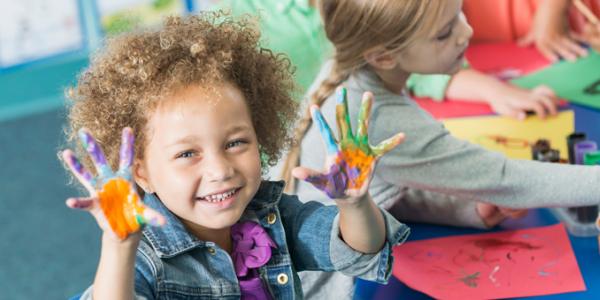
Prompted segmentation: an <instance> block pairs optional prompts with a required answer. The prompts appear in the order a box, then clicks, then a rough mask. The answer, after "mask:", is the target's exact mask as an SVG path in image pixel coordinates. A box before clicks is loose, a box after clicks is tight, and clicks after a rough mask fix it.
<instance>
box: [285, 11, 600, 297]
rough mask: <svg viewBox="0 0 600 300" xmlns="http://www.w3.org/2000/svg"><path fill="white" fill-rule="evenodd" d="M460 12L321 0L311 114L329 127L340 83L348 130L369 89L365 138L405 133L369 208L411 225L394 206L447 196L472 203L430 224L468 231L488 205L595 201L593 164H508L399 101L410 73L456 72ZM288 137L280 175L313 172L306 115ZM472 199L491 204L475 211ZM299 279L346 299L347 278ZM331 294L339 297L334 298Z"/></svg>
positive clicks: (405, 99)
mask: <svg viewBox="0 0 600 300" xmlns="http://www.w3.org/2000/svg"><path fill="white" fill-rule="evenodd" d="M461 6H462V1H461V0H446V1H437V0H405V1H387V0H373V1H360V0H322V1H321V7H320V9H321V12H322V15H323V20H324V24H325V31H326V33H327V37H328V38H329V39H330V40H331V42H332V43H333V45H334V47H335V54H334V56H333V59H332V61H331V62H330V63H329V64H327V65H326V66H325V67H324V68H323V70H322V72H321V74H320V75H319V77H318V80H317V84H316V86H315V88H314V89H313V90H312V93H311V94H310V95H311V97H310V99H309V100H310V103H311V104H313V105H318V106H319V107H321V110H322V112H323V115H324V117H325V119H326V120H327V121H328V122H331V121H332V120H333V119H334V118H335V115H336V112H335V102H336V101H335V98H336V96H335V95H333V91H334V89H336V88H337V87H339V86H344V87H346V88H347V91H348V99H349V100H350V101H349V104H348V110H349V111H350V116H352V117H351V123H352V124H356V121H357V120H356V118H355V117H354V116H355V115H356V112H357V111H358V109H359V106H360V104H359V102H358V100H357V98H360V95H361V94H362V93H363V92H364V91H371V92H372V93H373V94H374V97H375V99H376V100H375V102H374V105H373V108H372V113H371V116H372V117H371V119H370V130H369V132H368V133H369V137H370V138H371V140H372V141H373V142H377V141H380V140H382V139H383V138H384V137H386V136H389V135H390V134H392V133H393V132H397V131H402V132H405V133H406V140H405V141H404V143H403V144H402V145H400V146H398V147H397V148H396V149H395V150H394V151H392V152H390V153H388V155H387V156H386V157H385V158H383V159H381V160H380V161H379V163H378V166H377V169H376V170H375V175H374V176H373V181H372V184H371V186H370V192H371V195H372V196H373V198H374V200H375V202H376V203H377V204H378V205H380V206H382V207H385V208H387V209H388V210H389V211H390V212H391V213H392V215H393V216H395V217H396V218H398V219H401V220H410V221H417V222H418V221H422V217H423V213H422V212H419V211H418V210H407V209H406V205H405V204H403V202H405V201H416V200H413V199H414V198H417V199H423V198H430V200H433V201H422V203H424V205H423V206H422V210H423V211H427V210H431V207H434V206H435V205H436V204H434V203H435V201H436V199H439V198H444V197H448V198H451V199H453V201H458V202H465V203H472V205H471V206H470V207H467V208H466V209H465V210H461V211H459V212H455V213H454V214H450V213H444V211H448V210H451V209H453V208H452V207H447V209H446V210H444V209H443V208H435V210H436V211H437V212H440V214H439V215H438V218H439V221H440V223H442V222H447V223H452V222H453V221H455V219H456V218H459V219H460V218H461V217H462V218H464V220H463V221H462V222H471V223H473V224H476V223H477V222H479V223H480V224H481V222H482V221H481V218H480V217H479V216H478V215H477V214H476V213H475V212H476V211H478V212H480V213H481V212H484V213H485V212H487V211H489V209H490V207H491V208H492V210H502V211H501V213H507V214H512V213H514V211H511V209H517V210H518V209H525V208H534V207H545V206H567V207H569V206H583V205H596V204H598V203H600V186H599V185H598V182H599V180H600V168H599V167H597V166H593V167H590V166H573V165H560V164H547V163H541V162H536V161H527V160H513V159H508V158H506V157H505V156H504V155H502V154H499V153H496V152H491V151H487V150H485V149H483V148H481V147H479V146H477V145H473V144H470V143H468V142H466V141H463V140H459V139H456V138H454V137H453V136H451V135H450V133H449V132H448V131H447V130H446V129H445V128H444V126H443V125H442V124H441V123H439V122H438V121H436V120H434V119H433V118H432V117H431V116H430V115H429V114H427V113H426V112H425V111H423V110H422V109H421V108H419V106H418V105H417V104H416V103H415V102H414V101H413V100H412V99H411V98H410V97H409V96H408V94H407V92H406V81H407V79H408V78H409V76H410V74H411V73H413V72H416V73H421V74H428V73H446V74H454V73H456V72H458V71H459V70H460V69H461V67H462V65H463V63H464V50H465V49H466V47H467V46H468V44H469V39H470V37H471V35H472V30H471V28H470V27H469V25H468V24H467V22H466V21H465V19H464V16H463V14H462V12H461ZM296 139H297V140H298V141H299V142H300V143H299V145H298V146H299V147H296V148H293V149H292V150H291V151H290V155H289V157H288V158H287V161H286V162H287V164H286V170H287V171H289V170H291V169H293V167H294V166H295V165H297V164H301V165H303V166H306V167H312V168H316V167H318V166H319V164H320V162H321V161H322V160H323V158H324V157H325V152H324V151H322V150H320V148H319V147H318V146H319V145H320V144H321V143H322V142H321V141H320V140H319V133H318V129H316V128H315V126H312V123H311V121H310V118H308V115H305V117H304V118H303V119H302V120H301V121H300V123H299V125H298V128H297V130H296ZM286 174H288V175H289V174H290V173H289V172H287V173H286ZM288 178H290V180H291V177H290V176H288ZM292 183H293V181H291V182H289V183H288V185H289V184H292ZM294 191H295V192H296V193H297V194H298V195H299V197H300V198H301V199H304V198H307V199H320V200H321V201H323V202H324V203H328V202H329V200H328V199H326V198H324V197H319V196H318V195H319V193H320V192H319V191H318V190H317V189H315V188H314V187H312V186H310V185H307V184H306V183H303V182H298V183H297V186H296V188H295V189H294ZM475 201H479V202H482V203H487V204H489V205H491V206H487V207H483V210H481V209H480V207H479V206H476V205H475ZM440 203H441V204H439V205H444V204H445V203H444V202H440ZM507 209H508V210H507ZM429 216H431V215H429ZM427 221H431V220H429V219H428V220H427ZM482 227H483V226H482ZM300 275H301V278H302V281H303V284H304V291H305V294H306V296H307V297H314V299H329V298H336V299H340V298H345V299H349V298H350V297H351V296H352V292H353V279H352V278H348V277H343V276H338V275H337V274H332V273H319V274H315V273H314V272H305V273H301V274H300ZM332 287H335V289H334V288H332ZM340 290H341V291H346V292H345V293H344V294H343V295H341V294H340V293H339V291H340Z"/></svg>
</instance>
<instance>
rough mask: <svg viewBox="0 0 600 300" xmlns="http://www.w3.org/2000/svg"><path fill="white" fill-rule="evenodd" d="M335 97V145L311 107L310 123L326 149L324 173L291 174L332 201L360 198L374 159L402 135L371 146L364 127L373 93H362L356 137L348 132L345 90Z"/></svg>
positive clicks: (300, 170) (299, 170)
mask: <svg viewBox="0 0 600 300" xmlns="http://www.w3.org/2000/svg"><path fill="white" fill-rule="evenodd" d="M337 95H338V102H337V106H336V120H337V124H338V132H339V142H338V141H336V140H335V138H334V137H333V135H332V133H331V129H330V128H329V125H328V124H327V122H326V121H325V119H324V118H323V115H322V114H321V111H320V110H319V108H318V107H317V106H316V105H313V106H312V107H311V113H312V118H313V122H314V123H315V124H317V126H319V131H320V132H321V136H322V137H323V140H324V141H325V145H326V148H327V160H326V170H327V171H325V172H318V171H314V170H310V169H307V168H304V167H297V168H295V169H294V170H293V171H292V174H293V175H294V177H296V178H298V179H301V180H305V181H307V182H310V183H311V184H312V185H314V186H315V187H316V188H318V189H320V190H322V191H323V192H325V193H326V194H327V196H329V197H330V198H332V199H346V198H360V197H362V196H364V195H365V194H366V192H367V189H368V187H369V183H370V181H371V176H372V174H373V170H374V168H375V163H376V161H377V159H379V158H380V157H381V156H383V155H384V154H385V153H387V152H389V151H390V150H392V149H393V148H394V147H396V146H398V145H399V144H400V143H401V142H402V141H403V140H404V134H403V133H398V134H396V135H395V136H393V137H391V138H389V139H387V140H385V141H383V142H381V143H380V144H379V145H377V146H374V147H372V146H371V145H370V144H369V138H368V125H369V114H370V112H371V106H372V103H373V94H371V93H369V92H366V93H364V95H363V99H362V105H361V109H360V113H359V116H358V130H357V132H356V135H354V134H353V132H352V127H351V125H350V117H349V116H348V101H347V98H346V89H345V88H339V89H338V90H337Z"/></svg>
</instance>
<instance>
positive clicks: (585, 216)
mask: <svg viewBox="0 0 600 300" xmlns="http://www.w3.org/2000/svg"><path fill="white" fill-rule="evenodd" d="M597 150H598V145H597V144H596V142H594V141H580V142H577V143H575V147H574V149H573V151H574V152H575V164H578V165H582V164H585V161H584V158H585V156H586V155H588V154H590V155H588V159H587V161H588V162H589V163H590V164H592V161H595V158H597V154H594V153H595V152H597ZM576 213H577V220H578V221H579V222H582V223H593V222H594V221H596V218H597V217H598V206H597V205H592V206H582V207H577V208H576Z"/></svg>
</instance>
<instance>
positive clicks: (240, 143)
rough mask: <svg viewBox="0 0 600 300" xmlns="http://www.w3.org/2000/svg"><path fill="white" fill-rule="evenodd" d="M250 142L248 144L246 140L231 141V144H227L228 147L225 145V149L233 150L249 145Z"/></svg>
mask: <svg viewBox="0 0 600 300" xmlns="http://www.w3.org/2000/svg"><path fill="white" fill-rule="evenodd" d="M247 143H248V142H246V141H245V140H235V141H231V142H229V143H227V145H225V149H229V148H233V147H238V146H241V145H244V144H247Z"/></svg>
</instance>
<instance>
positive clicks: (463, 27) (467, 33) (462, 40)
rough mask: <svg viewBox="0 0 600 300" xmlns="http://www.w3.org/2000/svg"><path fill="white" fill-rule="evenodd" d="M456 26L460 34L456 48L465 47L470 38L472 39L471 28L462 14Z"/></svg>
mask: <svg viewBox="0 0 600 300" xmlns="http://www.w3.org/2000/svg"><path fill="white" fill-rule="evenodd" d="M458 26H459V29H460V30H459V32H460V34H459V36H458V39H457V40H456V42H457V43H458V46H465V45H467V44H468V43H469V41H470V40H471V37H473V28H472V27H471V25H469V23H468V22H467V19H466V17H465V15H464V14H463V13H461V14H460V22H459V24H458Z"/></svg>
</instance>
